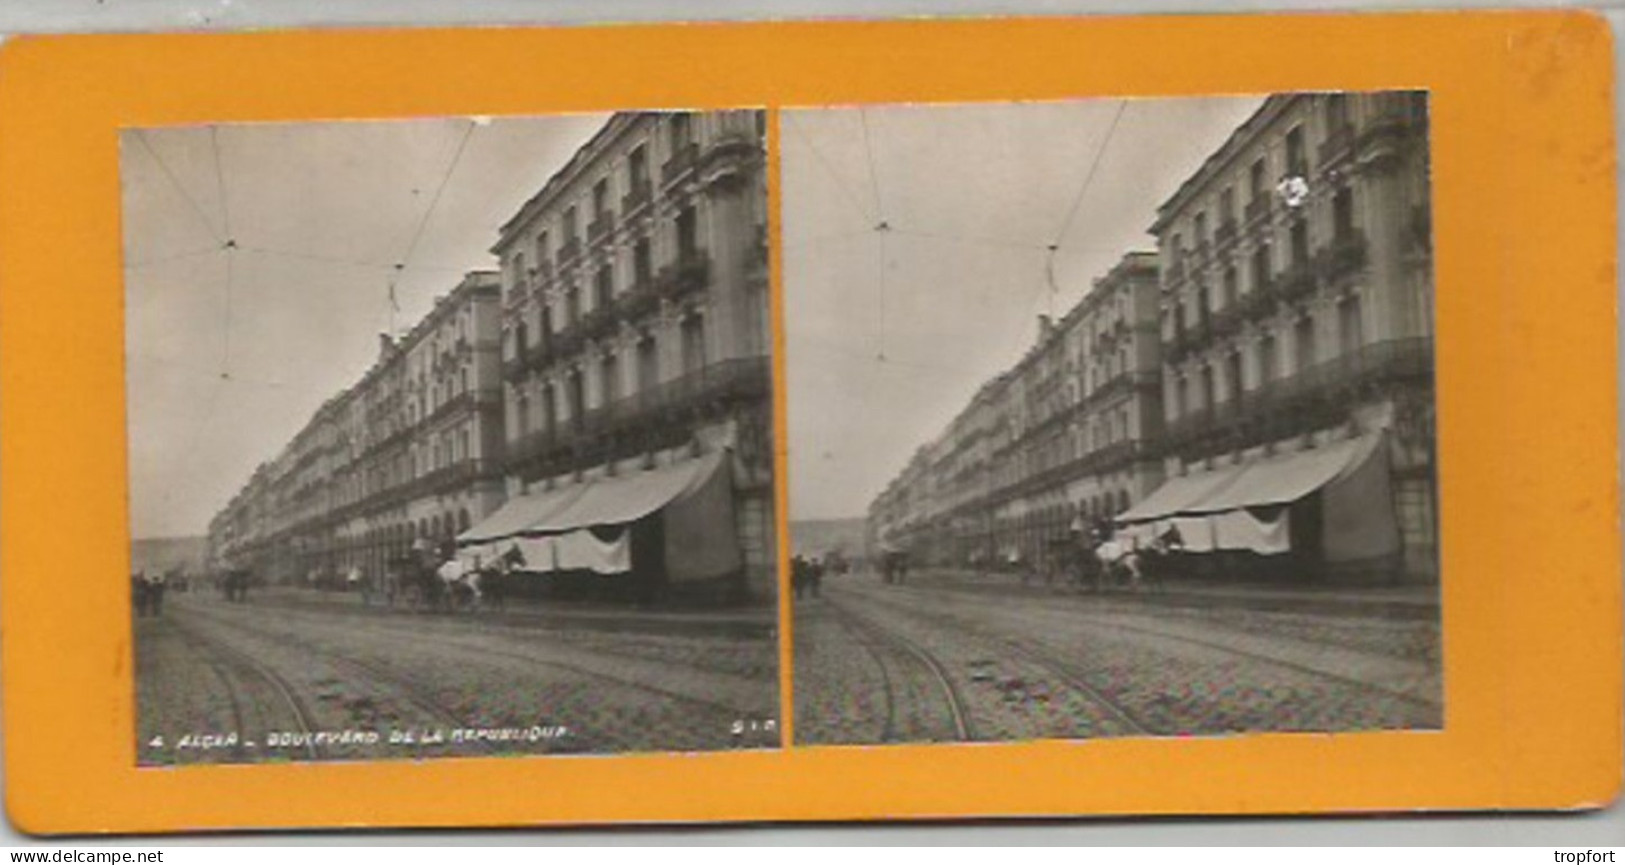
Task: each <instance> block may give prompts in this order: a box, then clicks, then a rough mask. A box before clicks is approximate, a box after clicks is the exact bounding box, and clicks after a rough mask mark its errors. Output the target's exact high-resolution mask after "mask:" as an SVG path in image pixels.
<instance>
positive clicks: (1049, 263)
mask: <svg viewBox="0 0 1625 865" xmlns="http://www.w3.org/2000/svg"><path fill="white" fill-rule="evenodd" d="M1128 102H1129V101H1128V100H1127V99H1119V100H1118V101H1117V111H1116V112H1114V113H1113V114H1112V121H1111V124H1110V125H1108V126H1107V127H1106V134H1105V135H1102V136H1101V137H1100V144H1099V145H1098V146H1097V147H1095V156H1094V158H1093V159H1092V160H1090V162H1089V171H1088V172H1087V173H1085V174H1084V176H1083V183H1082V184H1081V185H1079V187H1078V194H1077V197H1075V198H1073V199H1072V206H1071V207H1070V208H1068V209H1067V211H1066V218H1065V219H1064V220H1062V222H1061V230H1060V231H1058V232H1056V234H1055V240H1053V241H1051V242H1050V244H1049V248H1048V251H1049V257H1048V259H1047V260H1046V261H1045V263H1044V272H1045V277H1046V278H1047V279H1048V281H1049V312H1050V315H1051V316H1052V317H1053V316H1054V315H1055V296H1056V295H1057V294H1059V293H1060V286H1058V285H1057V284H1056V283H1055V254H1056V253H1057V252H1059V251H1060V249H1061V241H1062V240H1064V239H1066V233H1067V231H1069V230H1071V228H1072V222H1073V220H1075V219H1077V217H1078V209H1079V208H1081V207H1082V206H1083V199H1084V197H1085V196H1087V195H1088V194H1089V187H1090V185H1091V184H1093V183H1094V180H1095V174H1096V173H1097V172H1098V171H1100V163H1101V161H1102V160H1104V159H1105V157H1106V149H1107V148H1108V147H1109V146H1110V145H1111V143H1112V136H1114V135H1116V134H1117V127H1118V124H1120V123H1122V122H1123V113H1124V112H1125V111H1127V110H1128Z"/></svg>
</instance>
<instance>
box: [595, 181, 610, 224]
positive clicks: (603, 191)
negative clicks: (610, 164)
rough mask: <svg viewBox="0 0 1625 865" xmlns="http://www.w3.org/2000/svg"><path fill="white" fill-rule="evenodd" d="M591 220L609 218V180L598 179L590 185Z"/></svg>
mask: <svg viewBox="0 0 1625 865" xmlns="http://www.w3.org/2000/svg"><path fill="white" fill-rule="evenodd" d="M592 218H593V219H608V218H609V178H607V177H604V178H599V180H598V182H597V183H594V184H593V185H592Z"/></svg>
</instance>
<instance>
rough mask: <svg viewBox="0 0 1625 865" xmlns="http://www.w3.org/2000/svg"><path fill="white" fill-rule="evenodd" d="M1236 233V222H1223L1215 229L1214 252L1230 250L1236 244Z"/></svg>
mask: <svg viewBox="0 0 1625 865" xmlns="http://www.w3.org/2000/svg"><path fill="white" fill-rule="evenodd" d="M1236 233H1237V229H1236V221H1235V220H1234V219H1225V220H1221V221H1220V222H1219V226H1218V227H1217V228H1215V229H1213V246H1214V250H1215V251H1222V250H1225V249H1228V248H1229V247H1230V245H1231V244H1233V243H1235V242H1236Z"/></svg>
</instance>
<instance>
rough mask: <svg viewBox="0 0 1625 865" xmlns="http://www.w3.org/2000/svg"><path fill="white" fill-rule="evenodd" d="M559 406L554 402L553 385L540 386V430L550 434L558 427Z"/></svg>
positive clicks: (550, 383) (549, 383)
mask: <svg viewBox="0 0 1625 865" xmlns="http://www.w3.org/2000/svg"><path fill="white" fill-rule="evenodd" d="M558 422H559V406H558V403H557V402H556V401H555V394H554V392H553V383H552V382H548V383H547V384H545V385H542V429H544V430H547V431H548V432H552V431H553V428H554V427H556V426H558Z"/></svg>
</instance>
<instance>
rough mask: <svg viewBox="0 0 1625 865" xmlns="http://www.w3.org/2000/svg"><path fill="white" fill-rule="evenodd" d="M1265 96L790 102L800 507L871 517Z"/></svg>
mask: <svg viewBox="0 0 1625 865" xmlns="http://www.w3.org/2000/svg"><path fill="white" fill-rule="evenodd" d="M1262 101H1263V100H1262V98H1261V97H1224V98H1201V99H1157V100H1139V99H1137V100H1129V101H1127V102H1124V101H1123V100H1117V99H1099V100H1086V101H1076V102H1064V103H1029V104H998V105H960V106H882V107H869V108H866V109H862V110H861V111H860V110H858V109H855V108H839V109H822V110H803V111H795V112H789V111H787V112H785V113H784V131H783V134H782V135H781V137H780V140H781V141H782V142H783V158H782V171H783V183H784V186H783V190H784V194H783V196H782V199H783V201H784V215H783V225H784V255H785V262H784V282H785V324H786V345H785V348H784V350H785V352H786V355H785V356H786V367H787V370H786V371H787V378H788V384H789V393H788V394H787V399H786V406H787V412H788V416H789V418H788V419H789V430H790V437H789V442H788V449H789V463H790V465H789V468H790V477H789V479H788V482H789V485H790V488H789V494H790V517H791V519H824V518H838V517H857V516H862V515H863V514H864V512H865V510H866V509H867V508H868V505H869V502H870V501H872V500H873V498H874V497H875V495H876V494H878V493H879V492H880V490H881V489H883V488H884V487H885V485H886V484H887V483H888V482H889V481H890V480H891V479H892V478H893V477H894V476H895V475H896V474H897V473H898V472H899V471H900V470H901V469H902V467H903V466H904V464H905V463H906V462H907V461H908V458H909V456H910V455H911V454H912V453H913V452H914V450H915V449H916V448H917V447H918V446H919V445H921V444H923V443H925V442H927V441H929V440H931V439H932V438H934V437H935V436H936V435H938V434H939V433H940V432H941V431H942V430H943V428H944V427H945V426H946V425H947V423H948V422H949V421H950V420H952V419H953V417H954V415H955V414H957V413H958V412H959V410H960V409H962V408H963V407H964V406H965V405H966V404H967V403H968V402H969V399H970V397H971V395H972V394H973V393H974V392H975V391H976V389H977V388H978V387H979V386H980V385H981V384H982V383H983V382H985V381H986V380H988V379H989V378H991V377H992V376H993V375H995V374H996V373H998V372H1000V371H1001V370H1004V369H1007V368H1009V367H1010V366H1011V365H1013V364H1014V363H1015V362H1016V361H1017V360H1018V359H1019V358H1020V357H1021V355H1022V354H1023V353H1024V352H1025V350H1026V349H1027V348H1028V347H1029V346H1030V345H1031V344H1032V341H1033V339H1034V337H1035V335H1036V332H1037V316H1038V315H1039V314H1041V313H1054V314H1062V313H1064V312H1065V311H1066V310H1067V309H1070V308H1071V306H1072V304H1073V303H1075V302H1076V301H1077V300H1078V299H1079V298H1080V297H1082V296H1083V294H1084V292H1085V291H1086V290H1087V289H1088V287H1089V286H1090V284H1091V281H1092V280H1093V279H1094V278H1095V277H1098V276H1100V275H1102V274H1104V273H1105V272H1106V271H1107V270H1109V269H1110V268H1111V266H1112V265H1113V264H1115V263H1116V262H1117V261H1118V259H1119V258H1121V257H1122V255H1123V254H1124V253H1125V252H1128V251H1130V250H1134V249H1153V248H1154V242H1153V239H1152V237H1151V236H1150V235H1149V234H1147V233H1146V228H1147V227H1148V226H1149V225H1150V224H1151V222H1152V220H1153V219H1154V218H1155V215H1156V208H1157V206H1158V205H1159V204H1161V203H1162V202H1163V201H1165V200H1167V198H1168V197H1169V196H1170V195H1172V193H1173V192H1174V190H1176V189H1177V188H1178V187H1179V184H1180V183H1182V182H1183V181H1184V180H1185V179H1186V178H1187V177H1189V176H1190V175H1191V174H1192V173H1194V172H1195V170H1196V169H1197V167H1198V166H1200V165H1201V163H1202V161H1203V160H1204V159H1206V158H1207V156H1208V155H1209V154H1210V153H1212V152H1213V151H1214V150H1215V149H1217V148H1218V147H1219V145H1220V144H1222V143H1223V141H1224V140H1225V138H1226V137H1228V136H1229V134H1230V133H1231V132H1232V131H1233V130H1234V129H1235V127H1236V126H1238V125H1239V124H1240V123H1241V122H1242V121H1243V120H1245V119H1246V118H1247V116H1248V115H1250V114H1251V113H1252V112H1253V111H1254V110H1256V109H1257V107H1258V106H1259V105H1260V104H1261V103H1262ZM1114 124H1115V127H1114ZM1108 131H1110V135H1108ZM1097 160H1098V165H1096V162H1097ZM1091 167H1094V168H1095V171H1094V174H1093V179H1092V180H1090V181H1089V182H1088V183H1087V185H1086V183H1085V179H1086V178H1087V177H1088V176H1089V175H1090V171H1091ZM1080 192H1081V197H1080ZM1074 207H1075V208H1076V209H1075V211H1074ZM1069 213H1074V214H1075V215H1074V216H1072V217H1071V219H1070V222H1069V221H1068V214H1069ZM881 221H884V222H885V223H886V224H887V225H889V226H890V230H889V231H886V232H877V231H875V230H874V226H875V225H876V224H877V223H879V222H881ZM1063 226H1065V233H1064V235H1063V234H1062V230H1063ZM1052 243H1058V245H1059V251H1058V252H1057V254H1056V256H1055V265H1054V281H1055V285H1056V286H1058V289H1059V290H1058V291H1055V292H1052V291H1051V290H1050V281H1049V278H1048V276H1047V274H1046V269H1047V268H1046V262H1047V260H1048V258H1049V255H1048V253H1047V251H1046V247H1047V246H1048V245H1049V244H1052ZM882 246H884V262H885V264H884V267H885V270H884V279H882V270H881V267H882V265H881V262H882ZM882 283H883V284H884V287H882Z"/></svg>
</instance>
